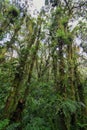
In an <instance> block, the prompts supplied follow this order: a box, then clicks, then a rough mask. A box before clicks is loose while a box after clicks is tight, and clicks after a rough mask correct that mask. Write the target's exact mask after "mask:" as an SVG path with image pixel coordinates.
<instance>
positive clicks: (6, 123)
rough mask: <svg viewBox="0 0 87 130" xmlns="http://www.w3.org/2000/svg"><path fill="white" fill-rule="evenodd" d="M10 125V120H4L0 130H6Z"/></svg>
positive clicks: (1, 122) (0, 124) (0, 122)
mask: <svg viewBox="0 0 87 130" xmlns="http://www.w3.org/2000/svg"><path fill="white" fill-rule="evenodd" d="M8 124H9V120H8V119H4V120H3V121H0V130H2V129H4V128H5V127H6V126H7V125H8Z"/></svg>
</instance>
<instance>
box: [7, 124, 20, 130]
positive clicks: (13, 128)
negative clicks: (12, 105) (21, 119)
mask: <svg viewBox="0 0 87 130" xmlns="http://www.w3.org/2000/svg"><path fill="white" fill-rule="evenodd" d="M19 126H20V123H12V124H11V125H8V126H7V128H6V130H17V128H18V127H19Z"/></svg>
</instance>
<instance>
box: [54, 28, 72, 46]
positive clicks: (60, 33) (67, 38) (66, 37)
mask: <svg viewBox="0 0 87 130" xmlns="http://www.w3.org/2000/svg"><path fill="white" fill-rule="evenodd" d="M56 37H57V38H58V40H59V41H61V42H63V44H71V43H72V35H71V34H70V33H66V32H65V31H64V30H62V29H58V30H57V32H56Z"/></svg>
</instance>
